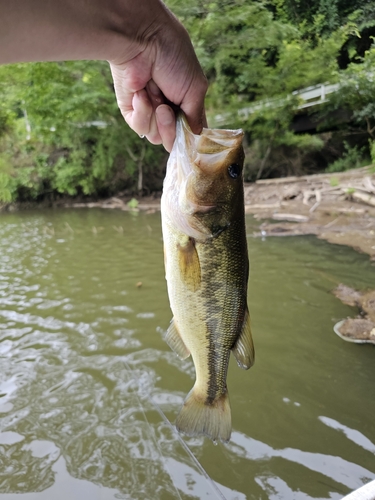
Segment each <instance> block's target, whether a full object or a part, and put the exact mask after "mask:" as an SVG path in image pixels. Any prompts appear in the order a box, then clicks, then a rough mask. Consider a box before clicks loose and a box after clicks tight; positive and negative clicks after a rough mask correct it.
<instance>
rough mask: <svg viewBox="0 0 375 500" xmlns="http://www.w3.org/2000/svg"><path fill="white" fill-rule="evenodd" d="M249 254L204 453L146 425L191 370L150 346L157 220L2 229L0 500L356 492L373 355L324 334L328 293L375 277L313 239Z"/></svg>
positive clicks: (372, 438)
mask: <svg viewBox="0 0 375 500" xmlns="http://www.w3.org/2000/svg"><path fill="white" fill-rule="evenodd" d="M251 224H252V222H251V221H250V220H249V227H251ZM120 227H122V228H123V231H119V230H118V229H119V228H120ZM249 251H250V259H251V264H252V270H251V281H250V289H249V302H250V307H251V313H252V317H253V329H254V337H255V342H256V349H257V362H256V365H255V367H254V368H253V369H252V370H250V371H249V372H244V371H242V370H239V369H238V368H237V367H236V366H235V364H234V363H232V364H231V367H230V372H229V377H228V386H229V393H230V396H231V405H232V413H233V424H234V430H233V435H232V440H231V442H230V443H229V444H228V445H218V446H213V444H212V443H211V442H209V441H207V440H204V439H203V438H196V439H192V438H191V439H184V440H182V439H180V438H179V437H178V436H177V435H176V433H175V431H174V429H173V428H172V427H171V425H170V424H169V422H168V420H166V419H165V417H164V416H165V415H166V416H167V417H168V419H169V420H170V421H172V422H173V421H174V418H175V416H176V413H177V411H178V409H179V408H180V406H181V404H182V402H183V400H184V397H185V395H186V393H187V392H188V391H189V389H190V388H191V386H192V383H193V380H194V368H193V365H192V363H191V361H190V360H185V361H180V360H179V359H178V358H177V357H176V356H175V355H174V353H172V352H171V351H170V350H169V348H168V347H167V346H166V345H165V344H164V342H163V340H162V338H161V333H162V332H163V331H164V329H165V328H166V327H167V326H168V324H169V321H170V310H169V305H168V299H167V295H166V286H165V280H164V270H163V256H162V241H161V230H160V220H159V215H158V214H153V215H145V214H138V215H137V216H135V215H131V214H128V213H125V214H124V213H120V212H119V213H118V212H112V211H111V212H106V211H100V210H81V211H78V210H67V211H58V212H52V211H51V212H38V213H27V214H26V213H25V214H23V213H20V214H9V215H4V216H2V218H1V219H0V499H1V500H3V499H4V500H15V499H16V498H17V499H19V498H23V499H25V500H39V499H40V500H43V499H46V500H47V499H51V498H53V499H54V500H55V499H57V500H58V499H60V498H61V499H63V498H64V499H66V498H69V499H70V500H74V499H79V500H82V499H86V498H87V499H90V500H91V499H96V498H97V499H99V498H100V499H105V500H106V499H121V498H123V499H151V498H152V499H157V498H160V499H163V500H164V499H168V498H171V499H172V498H181V499H185V498H226V499H233V500H234V499H239V500H242V499H246V498H248V499H253V498H254V499H272V500H273V499H285V500H290V499H296V500H304V499H310V498H322V499H323V498H324V499H325V498H327V499H328V498H329V499H339V498H341V497H342V496H343V495H344V494H345V493H347V492H348V491H350V490H352V489H355V488H357V487H359V486H361V485H362V484H363V483H364V482H366V481H367V480H369V479H374V478H375V456H374V455H375V444H374V442H375V423H374V420H373V415H374V414H375V398H374V384H373V380H374V375H375V373H374V366H375V365H374V362H373V356H374V352H375V351H374V349H373V346H353V345H348V344H346V343H343V342H342V341H341V340H340V339H339V338H337V337H336V335H335V334H334V333H333V331H332V326H333V324H334V323H335V322H336V321H338V320H339V319H341V318H343V317H345V316H346V315H349V314H353V310H352V309H351V308H349V307H348V306H344V305H343V304H341V303H340V302H339V301H338V300H337V299H336V298H335V297H333V296H332V295H331V294H330V290H331V289H332V288H333V287H334V286H335V284H337V283H339V282H341V281H342V282H345V283H346V284H348V285H352V286H355V287H357V288H361V287H362V288H366V287H370V286H373V284H374V283H375V268H374V267H373V266H372V265H371V264H370V263H369V262H368V260H367V259H366V257H365V256H361V255H359V254H357V253H356V252H354V251H352V250H350V249H347V248H344V247H335V246H332V245H328V244H326V243H324V242H321V241H318V240H316V239H314V238H301V239H292V238H291V239H269V240H265V241H261V240H257V239H253V238H251V236H249ZM186 444H187V445H188V447H189V448H186ZM189 450H192V452H193V455H191V454H190V453H189ZM194 457H196V458H194ZM202 466H203V467H204V469H203V468H202ZM205 470H206V471H207V473H206V472H205ZM211 478H212V479H211ZM20 493H22V495H21V496H20Z"/></svg>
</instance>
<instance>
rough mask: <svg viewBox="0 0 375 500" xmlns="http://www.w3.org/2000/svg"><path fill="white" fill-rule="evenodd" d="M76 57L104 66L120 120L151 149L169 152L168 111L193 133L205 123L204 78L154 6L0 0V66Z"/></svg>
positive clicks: (125, 0)
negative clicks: (185, 122)
mask: <svg viewBox="0 0 375 500" xmlns="http://www.w3.org/2000/svg"><path fill="white" fill-rule="evenodd" d="M80 59H90V60H95V59H102V60H107V61H108V62H109V64H110V67H111V71H112V76H113V81H114V86H115V91H116V97H117V102H118V105H119V108H120V110H121V113H122V115H123V116H124V118H125V120H126V122H127V123H128V124H129V126H130V127H131V128H132V129H133V130H134V131H135V132H136V133H137V134H139V135H140V136H145V137H147V139H148V140H149V141H150V142H151V143H152V144H163V145H164V147H165V148H166V150H167V151H170V150H171V148H172V145H173V142H174V139H175V113H174V109H172V108H179V107H180V108H181V109H182V110H183V111H184V112H185V114H186V116H187V119H188V122H189V124H190V126H191V128H192V130H193V132H194V133H197V134H199V133H200V132H201V130H202V127H204V126H206V125H207V124H206V117H205V111H204V97H205V94H206V91H207V81H206V78H205V76H204V75H203V72H202V70H201V67H200V65H199V62H198V60H197V57H196V55H195V52H194V49H193V46H192V44H191V41H190V38H189V35H188V34H187V32H186V30H185V28H184V27H183V26H182V25H181V23H180V22H179V21H178V20H177V19H176V18H175V17H174V15H173V14H172V13H171V12H170V11H169V10H168V9H167V8H166V7H165V5H164V4H163V3H162V2H161V1H160V0H58V1H56V0H17V1H9V0H0V64H9V63H16V62H29V61H63V60H80ZM171 105H172V107H171Z"/></svg>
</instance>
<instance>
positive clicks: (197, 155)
mask: <svg viewBox="0 0 375 500" xmlns="http://www.w3.org/2000/svg"><path fill="white" fill-rule="evenodd" d="M243 136H244V133H243V130H242V129H237V130H221V129H209V128H203V130H202V132H201V134H200V135H197V134H194V133H193V132H192V130H191V128H190V126H189V124H188V122H187V120H186V117H185V115H184V114H183V113H180V114H179V116H178V118H177V125H176V137H179V138H180V139H182V140H181V141H180V142H183V144H178V146H182V147H179V150H180V153H183V152H185V155H186V156H187V160H188V161H183V162H181V167H182V172H183V175H185V176H187V175H189V173H190V172H191V171H193V170H194V169H200V170H209V171H210V172H212V173H214V172H215V171H216V170H217V169H218V168H219V167H220V166H221V165H222V164H223V162H225V158H226V157H227V156H228V154H229V153H230V152H231V151H233V150H234V149H236V148H238V147H240V146H241V144H242V139H243Z"/></svg>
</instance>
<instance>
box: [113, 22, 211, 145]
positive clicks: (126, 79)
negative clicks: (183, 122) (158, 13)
mask: <svg viewBox="0 0 375 500" xmlns="http://www.w3.org/2000/svg"><path fill="white" fill-rule="evenodd" d="M160 24H161V26H159V29H158V30H157V34H156V35H155V36H153V37H150V40H149V41H148V42H147V41H146V42H144V48H143V50H140V51H139V53H138V54H137V55H136V56H135V57H133V58H132V59H130V60H125V62H118V61H116V62H114V61H110V66H111V71H112V75H113V81H114V86H115V92H116V97H117V102H118V106H119V108H120V110H121V113H122V115H123V116H124V118H125V120H126V122H127V123H128V125H129V126H130V127H131V128H132V129H133V130H134V131H135V132H137V134H139V135H140V136H141V137H142V136H145V137H147V139H148V140H149V141H150V142H151V143H152V144H163V145H164V147H165V149H166V150H167V151H169V152H170V151H171V149H172V146H173V142H174V139H175V135H176V118H175V110H176V109H178V108H181V109H182V110H183V111H184V113H185V115H186V117H187V120H188V122H189V125H190V127H191V129H192V130H193V132H194V133H196V134H199V133H200V132H201V131H202V128H203V127H204V126H207V122H206V116H205V111H204V97H205V95H206V92H207V80H206V78H205V76H204V74H203V72H202V69H201V67H200V65H199V62H198V60H197V57H196V55H195V52H194V49H193V46H192V44H191V41H190V38H189V35H188V34H187V32H186V30H185V29H184V28H183V26H182V25H181V24H180V23H179V22H178V21H177V19H176V18H175V17H174V16H172V15H171V14H170V13H169V12H167V21H165V20H164V21H163V22H161V23H160Z"/></svg>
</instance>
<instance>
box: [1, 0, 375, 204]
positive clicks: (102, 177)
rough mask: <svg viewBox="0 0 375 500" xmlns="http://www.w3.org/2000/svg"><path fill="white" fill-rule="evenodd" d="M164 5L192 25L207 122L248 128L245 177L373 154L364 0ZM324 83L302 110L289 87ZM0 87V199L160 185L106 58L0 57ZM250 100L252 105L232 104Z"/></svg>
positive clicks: (373, 12)
mask: <svg viewBox="0 0 375 500" xmlns="http://www.w3.org/2000/svg"><path fill="white" fill-rule="evenodd" d="M168 5H169V6H170V7H171V9H172V10H173V11H174V12H175V13H176V15H177V16H178V17H179V18H180V19H181V20H182V22H183V23H184V25H185V26H186V27H187V29H188V31H189V32H190V34H191V37H192V39H193V42H194V45H195V48H196V51H197V54H198V57H199V59H200V61H201V64H202V66H203V68H204V70H205V72H206V74H207V76H208V79H209V82H210V88H209V93H208V96H207V108H208V115H209V123H211V124H214V123H215V121H217V115H221V117H222V122H221V123H222V124H224V125H225V126H230V127H237V126H241V127H242V128H244V129H245V131H246V140H247V144H248V147H247V149H248V151H247V153H248V154H247V170H246V176H247V178H248V179H255V178H259V177H261V176H274V175H287V174H299V173H306V172H312V171H316V170H319V169H320V170H321V169H324V168H327V167H328V168H330V169H331V170H337V169H343V168H350V167H352V166H355V165H360V164H361V163H363V161H366V160H368V159H369V156H370V154H371V153H372V156H373V158H374V156H375V146H374V144H375V142H374V141H375V105H374V102H375V87H374V72H375V69H374V65H375V48H374V47H373V46H372V42H373V38H372V37H373V36H375V20H374V19H375V7H374V4H373V2H370V1H369V0H356V1H354V2H353V1H351V0H312V1H310V0H309V1H307V0H270V1H264V0H260V1H249V0H217V1H213V2H203V1H202V0H184V1H183V2H182V1H181V0H169V1H168ZM324 82H330V83H338V84H339V90H338V91H337V92H335V93H333V94H331V95H330V96H329V100H328V101H327V103H326V104H325V105H324V106H323V105H320V106H314V107H311V108H306V109H299V106H300V104H301V101H300V98H299V96H298V94H296V93H295V91H297V90H299V89H303V88H306V87H309V86H313V85H317V84H320V83H324ZM0 92H1V99H0V201H3V202H7V201H11V200H14V199H30V198H34V199H35V198H36V199H40V198H43V197H56V196H61V195H69V196H76V195H95V196H104V195H110V194H114V193H117V192H119V191H123V190H127V191H129V192H139V193H142V192H149V191H153V190H159V189H160V188H161V184H162V178H163V173H164V168H165V160H166V154H165V152H164V150H163V148H161V147H156V146H151V145H150V144H148V143H147V142H146V141H142V140H141V139H140V138H139V137H138V136H137V135H136V134H134V133H133V132H132V131H130V130H129V128H128V127H127V126H126V124H125V123H124V121H123V119H122V117H121V115H120V113H119V111H118V109H117V105H116V102H115V96H114V92H113V86H112V80H111V76H110V72H109V69H108V65H107V63H105V62H88V61H80V62H66V63H33V64H17V65H10V66H3V67H0ZM293 92H294V94H293ZM254 103H259V105H256V106H254ZM247 107H250V109H251V112H249V113H247V114H246V116H245V115H244V114H243V113H242V115H241V110H242V109H243V108H245V109H246V108H247ZM239 110H240V114H239V113H238V111H239ZM309 113H310V114H311V116H310V117H309V120H310V121H311V123H312V124H313V126H312V127H310V129H309V130H308V133H306V131H305V132H301V131H298V127H296V121H297V120H298V119H300V118H301V116H302V118H303V117H305V118H306V116H307V115H308V114H309ZM223 117H224V118H223ZM305 118H304V119H305ZM223 120H224V122H225V123H223ZM314 124H315V125H314Z"/></svg>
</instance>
